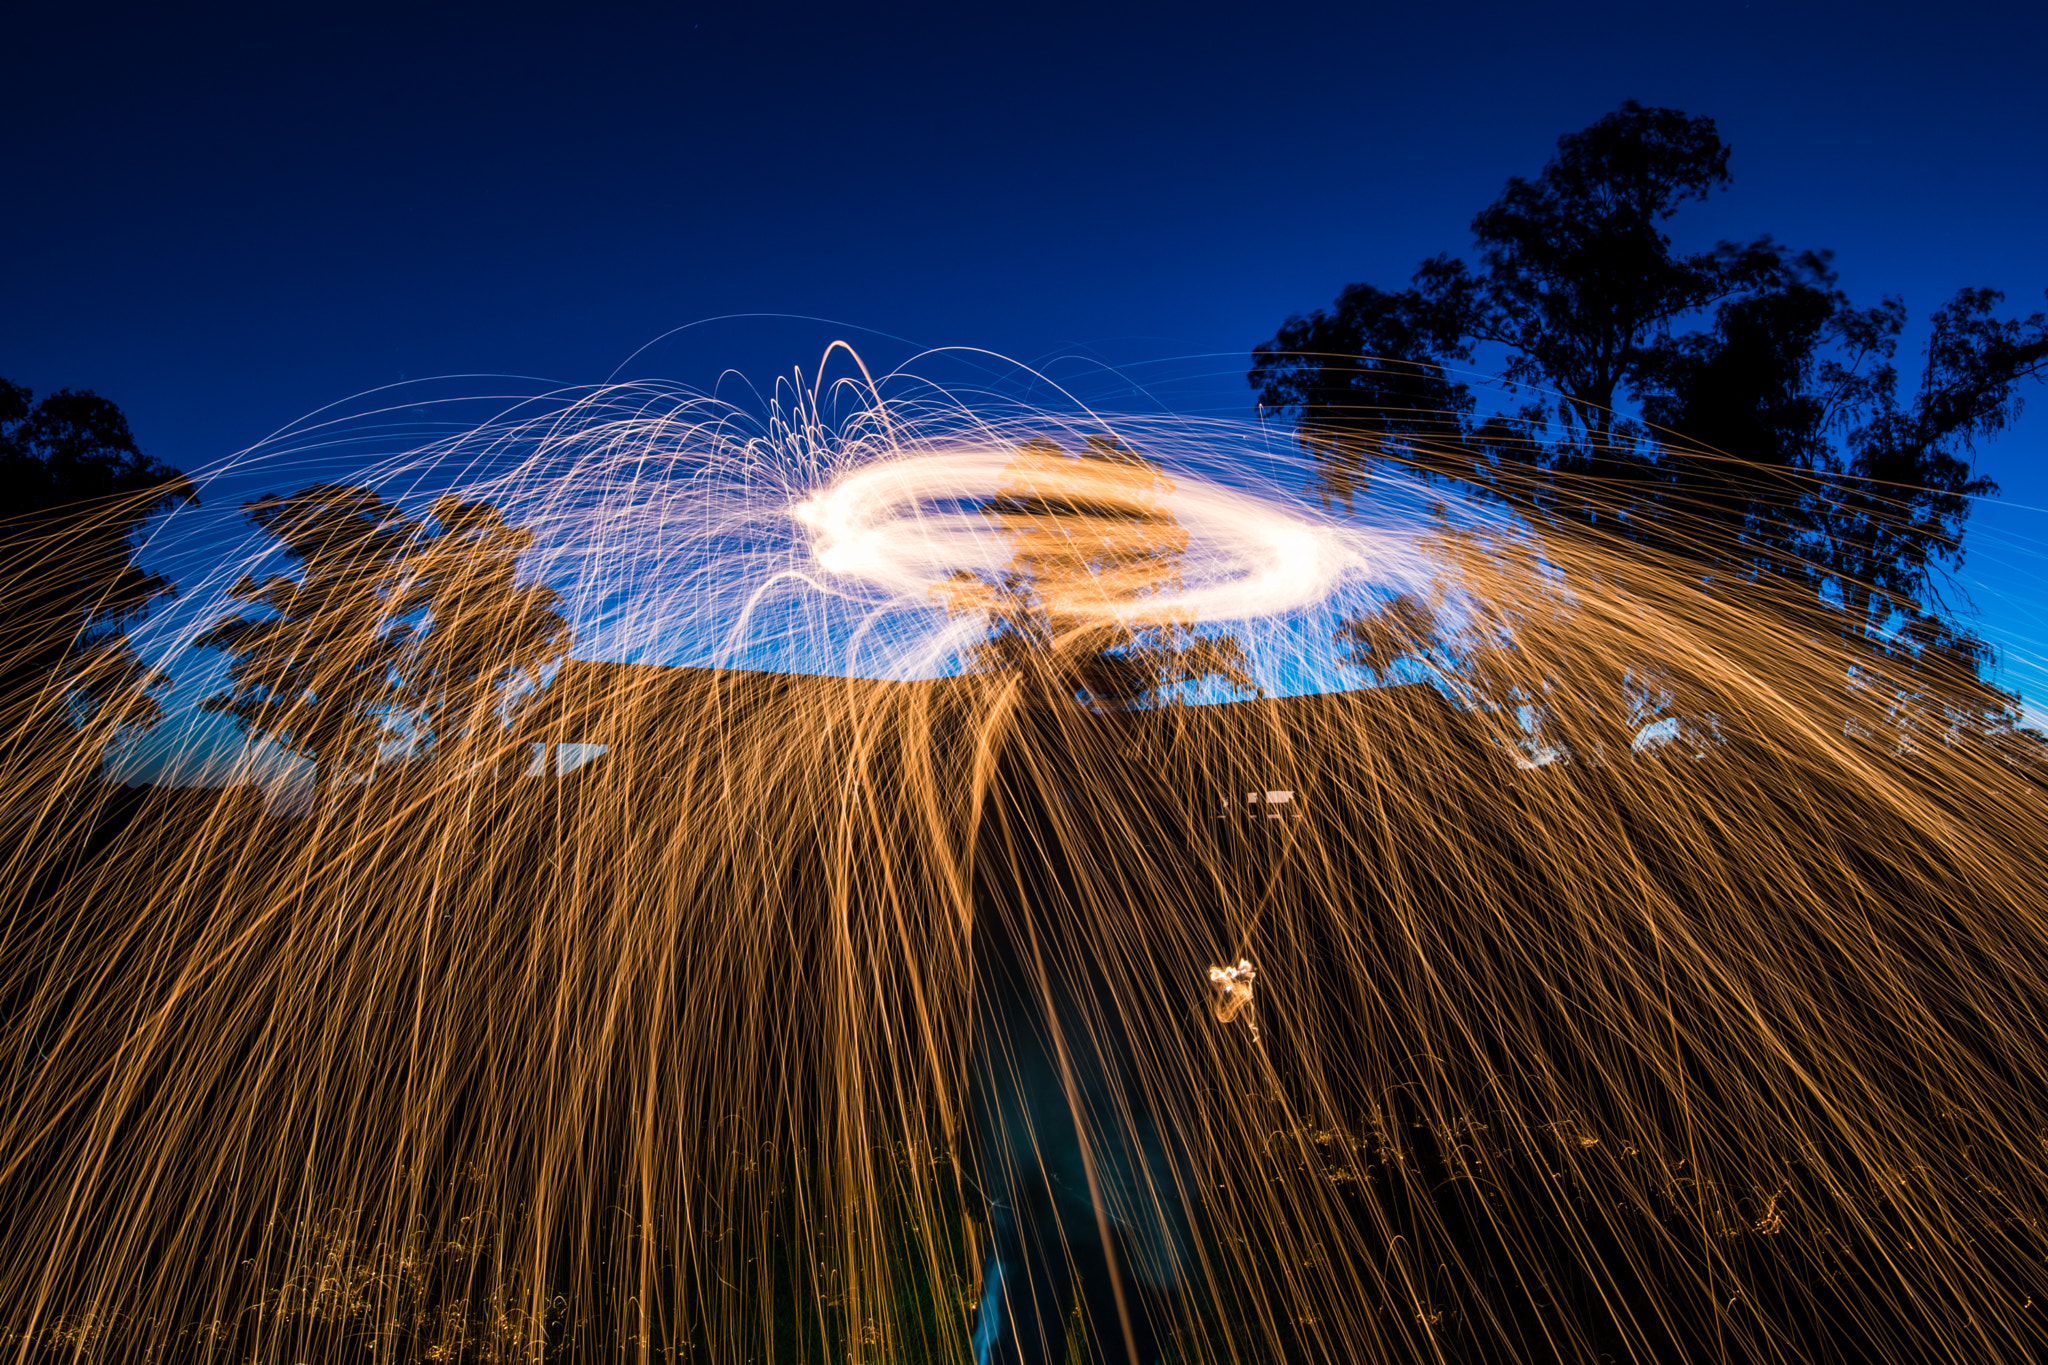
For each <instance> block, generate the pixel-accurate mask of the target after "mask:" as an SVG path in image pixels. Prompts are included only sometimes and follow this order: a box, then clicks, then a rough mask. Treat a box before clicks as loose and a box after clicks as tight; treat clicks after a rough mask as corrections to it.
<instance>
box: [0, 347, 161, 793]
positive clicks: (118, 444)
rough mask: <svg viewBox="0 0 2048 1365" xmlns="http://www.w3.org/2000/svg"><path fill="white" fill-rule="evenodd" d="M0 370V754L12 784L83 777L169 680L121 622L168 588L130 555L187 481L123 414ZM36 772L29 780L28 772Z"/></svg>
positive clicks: (153, 708)
mask: <svg viewBox="0 0 2048 1365" xmlns="http://www.w3.org/2000/svg"><path fill="white" fill-rule="evenodd" d="M33 400H34V395H33V394H32V393H31V392H30V391H29V390H28V389H25V388H23V387H21V386H20V385H17V384H12V383H9V382H7V381H6V380H4V379H0V490H4V494H5V499H4V506H0V601H4V602H5V603H6V604H7V609H6V611H5V612H4V613H0V762H4V764H5V766H6V768H7V769H8V772H9V775H8V784H9V789H10V790H19V789H20V788H19V787H17V785H16V783H17V781H19V782H29V783H30V785H38V784H40V782H41V781H45V780H50V779H62V778H68V779H77V778H81V777H90V776H92V775H93V774H95V773H96V772H97V770H98V766H99V756H100V753H101V751H102V750H103V749H104V747H105V744H106V742H107V741H108V740H109V739H111V738H113V737H114V736H115V735H117V734H119V733H121V732H123V731H132V730H137V729H146V728H148V727H149V726H152V725H154V724H155V723H156V722H157V721H158V719H160V717H161V709H160V707H159V705H158V702H157V700H156V696H155V693H156V692H157V691H158V689H160V688H161V687H162V686H163V685H164V683H165V682H166V681H167V680H166V679H165V678H164V676H163V675H162V674H161V673H160V672H158V671H157V670H155V669H153V668H151V667H149V666H148V665H146V664H145V663H144V662H143V661H142V660H141V658H140V657H139V656H138V655H137V654H136V651H135V649H134V647H133V646H132V645H131V644H130V642H129V638H128V631H129V629H130V628H131V627H133V626H134V625H136V624H137V623H139V622H140V621H141V620H142V619H143V618H145V617H147V616H148V615H149V613H150V611H151V609H152V608H154V607H155V606H156V605H157V604H158V603H160V602H162V601H164V600H165V599H167V598H169V597H171V596H173V595H175V593H176V591H177V589H176V587H175V585H173V584H172V583H171V581H170V580H169V579H167V578H165V577H164V576H163V575H161V574H159V573H155V572H153V571H151V570H149V569H145V568H144V567H142V565H141V564H140V563H139V562H138V559H137V553H138V549H139V545H138V536H139V534H140V532H141V530H142V528H143V526H144V524H145V523H146V522H147V521H148V520H149V518H151V517H152V516H154V515H156V514H157V513H159V512H163V511H165V510H167V509H168V508H170V507H172V506H174V505H176V504H178V503H182V502H196V501H197V494H196V493H195V491H194V489H193V487H192V482H191V480H189V479H187V478H186V477H185V476H184V475H183V474H181V473H179V472H178V471H177V470H175V469H171V468H169V467H168V466H166V465H164V464H162V463H161V462H159V461H157V460H155V459H152V458H151V457H149V456H147V455H145V454H143V453H142V451H141V449H140V448H138V447H137V445H136V443H135V437H134V434H133V433H132V432H131V431H130V430H129V427H128V421H127V418H125V417H124V416H123V415H122V413H121V410H120V409H119V408H117V407H116V406H115V405H114V404H112V403H110V402H108V401H107V400H106V399H104V398H102V397H100V396H99V395H98V394H95V393H92V392H89V391H86V392H80V391H73V390H70V389H65V390H61V391H59V392H57V393H53V394H50V395H49V396H47V397H45V398H44V399H43V400H42V401H41V402H40V403H37V402H34V401H33ZM29 769H34V770H36V772H37V773H38V774H40V777H39V778H38V779H36V780H35V781H34V782H31V781H30V775H29V772H28V770H29Z"/></svg>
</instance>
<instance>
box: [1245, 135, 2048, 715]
mask: <svg viewBox="0 0 2048 1365" xmlns="http://www.w3.org/2000/svg"><path fill="white" fill-rule="evenodd" d="M1727 166H1728V148H1727V146H1726V145H1725V144H1724V143H1723V142H1722V141H1721V140H1720V137H1719V135H1718V133H1717V132H1716V130H1715V127H1714V124H1713V121H1712V120H1711V119H1708V118H1704V117H1697V116H1689V115H1686V114H1683V113H1680V112H1678V111H1676V110H1670V109H1655V108H1646V107H1644V106H1642V105H1639V104H1637V103H1635V102H1634V101H1630V102H1628V103H1626V104H1624V105H1623V106H1622V107H1621V108H1620V109H1619V110H1617V111H1616V112H1614V113H1612V114H1609V115H1607V116H1605V117H1603V118H1601V119H1600V120H1598V121H1597V122H1595V123H1594V124H1593V125H1592V126H1590V127H1588V128H1586V129H1584V130H1582V131H1580V132H1578V133H1572V134H1567V135H1566V136H1564V137H1562V138H1560V139H1559V141H1558V152H1557V155H1556V156H1555V157H1554V158H1552V160H1551V161H1550V162H1549V164H1548V165H1546V166H1545V167H1544V169H1543V170H1542V172H1541V173H1540V174H1539V175H1538V176H1537V177H1535V178H1534V179H1533V180H1525V179H1522V178H1520V177H1516V178H1513V179H1511V180H1510V181H1509V182H1508V184H1507V186H1506V188H1505V189H1504V190H1503V191H1502V193H1501V195H1500V197H1499V198H1498V199H1496V200H1495V201H1494V202H1493V203H1492V204H1491V205H1489V206H1488V207H1486V208H1485V209H1483V210H1482V211H1481V212H1480V213H1479V214H1478V215H1477V216H1476V217H1475V218H1474V219H1473V221H1472V232H1473V235H1474V238H1475V239H1476V242H1477V245H1478V248H1479V252H1478V265H1477V266H1476V267H1474V266H1470V265H1467V264H1466V263H1465V262H1464V261H1462V260H1458V259H1455V258H1452V257H1450V256H1445V255H1440V256H1436V257H1433V258H1431V259H1430V260H1428V261H1425V262H1423V263H1422V265H1421V266H1420V267H1419V268H1418V270H1417V271H1416V273H1415V276H1414V278H1413V280H1412V282H1411V284H1410V286H1409V287H1408V288H1406V289H1404V290H1401V291H1398V292H1390V291H1386V290H1382V289H1379V288H1377V287H1375V286H1373V285H1370V284H1354V285H1351V286H1349V287H1347V288H1346V289H1345V290H1344V291H1343V293H1342V294H1341V295H1340V296H1339V298H1338V300H1337V303H1336V306H1335V308H1334V310H1331V311H1323V310H1318V311H1316V312H1313V313H1310V314H1308V315H1305V316H1297V317H1293V318H1290V319H1288V320H1287V322H1286V323H1284V324H1283V325H1282V327H1281V328H1280V330H1279V332H1278V333H1277V334H1276V335H1275V336H1274V337H1273V338H1272V339H1271V340H1270V341H1268V342H1266V343H1264V344H1263V345H1261V346H1259V347H1258V348H1256V349H1255V351H1254V353H1253V367H1252V370H1251V372H1250V374H1249V376H1248V378H1249V379H1250V382H1251V384H1252V386H1253V387H1254V388H1256V389H1257V390H1258V391H1259V400H1260V404H1261V407H1262V409H1270V410H1271V411H1273V412H1275V413H1276V414H1278V415H1280V416H1281V417H1282V418H1283V419H1286V420H1289V421H1291V422H1292V423H1293V424H1294V426H1295V430H1296V433H1297V435H1298V437H1299V439H1300V441H1301V443H1302V445H1303V446H1304V448H1305V449H1307V450H1308V451H1309V452H1310V454H1311V455H1312V456H1313V458H1314V459H1315V462H1316V466H1317V470H1318V473H1317V484H1318V487H1319V490H1320V491H1321V492H1322V493H1323V495H1324V496H1325V498H1326V499H1329V500H1336V501H1342V502H1344V503H1346V504H1349V503H1351V502H1352V501H1353V499H1354V498H1355V497H1356V496H1357V495H1358V494H1359V493H1361V492H1362V491H1363V490H1365V489H1366V487H1367V486H1368V483H1369V477H1370V472H1371V468H1372V465H1373V464H1374V462H1375V461H1377V460H1379V459H1382V458H1392V459H1396V460H1399V461H1401V462H1403V463H1405V464H1407V465H1409V466H1411V467H1415V468H1419V469H1421V470H1423V471H1424V472H1426V473H1428V474H1430V475H1432V476H1435V477H1437V478H1440V479H1443V480H1445V481H1447V482H1449V483H1452V484H1455V485H1457V486H1459V487H1461V488H1463V489H1465V490H1466V491H1468V492H1473V493H1477V494H1479V495H1481V496H1483V497H1486V498H1490V499H1494V500H1497V501H1499V502H1502V503H1505V504H1507V505H1509V506H1511V507H1513V508H1514V509H1515V510H1516V511H1517V512H1519V513H1520V514H1521V515H1522V516H1524V517H1525V518H1526V519H1528V520H1529V521H1530V522H1531V523H1532V524H1533V525H1534V526H1536V527H1537V528H1538V529H1539V530H1541V529H1543V528H1546V527H1560V528H1561V527H1566V526H1577V527H1589V528H1593V529H1594V530H1595V531H1597V532H1598V533H1599V534H1601V535H1605V536H1614V537H1619V538H1621V539H1622V540H1625V541H1632V542H1636V543H1640V544H1642V545H1644V546H1646V547H1650V548H1652V549H1654V550H1655V551H1656V552H1658V553H1662V554H1673V555H1678V556H1682V557H1685V558H1688V559H1693V560H1697V561H1699V565H1700V567H1699V572H1700V573H1701V575H1702V576H1703V578H1705V579H1707V580H1708V581H1712V580H1713V579H1716V578H1726V577H1733V578H1739V579H1743V580H1747V581H1750V582H1756V581H1759V580H1762V579H1766V578H1768V579H1772V580H1783V581H1787V582H1790V583H1793V584H1796V585H1798V586H1799V587H1800V588H1801V589H1802V590H1803V591H1804V592H1805V593H1807V594H1808V595H1809V597H1810V599H1811V600H1812V601H1813V602H1816V603H1819V604H1821V605H1823V606H1825V607H1826V608H1827V609H1828V612H1829V617H1828V621H1827V625H1826V629H1828V630H1829V631H1830V632H1831V633H1837V634H1839V635H1841V636H1843V637H1845V638H1848V639H1851V640H1854V641H1856V642H1858V643H1859V644H1860V645H1861V646H1863V647H1865V648H1867V649H1868V650H1869V651H1870V652H1871V654H1872V657H1873V660H1874V667H1873V672H1874V673H1876V674H1882V675H1883V681H1882V682H1881V683H1879V684H1877V686H1879V687H1880V688H1881V689H1883V690H1884V691H1885V692H1886V696H1885V697H1884V700H1883V705H1884V706H1885V707H1887V708H1889V709H1890V710H1891V711H1892V712H1893V714H1894V716H1895V717H1896V718H1899V719H1902V720H1907V721H1909V722H1910V723H1911V724H1912V725H1914V726H1916V727H1920V728H1931V729H1937V730H1951V731H1952V730H1954V729H1955V728H1957V727H1965V728H1970V729H1974V730H1977V731H1980V732H1999V731H2006V732H2009V731H2010V730H2011V728H2012V726H2013V724H2014V720H2015V717H2014V712H2013V707H2012V703H2013V700H2014V699H2013V698H2012V697H2011V696H2009V695H2008V694H2005V693H2003V692H2000V691H1999V690H1997V689H1996V688H1995V687H1993V686H1991V685H1990V684H1989V683H1987V682H1986V681H1985V680H1984V673H1985V670H1986V667H1987V666H1988V664H1989V663H1990V661H1991V654H1990V650H1989V649H1988V647H1987V646H1986V645H1985V644H1984V643H1983V642H1982V641H1981V640H1979V639H1978V638H1977V637H1976V636H1975V635H1974V634H1973V633H1972V632H1971V631H1970V630H1969V629H1968V628H1967V626H1966V625H1964V624H1963V623H1962V622H1961V621H1960V620H1959V619H1958V610H1957V609H1958V607H1959V606H1960V605H1961V604H1960V603H1956V602H1951V601H1950V600H1948V593H1947V591H1946V587H1945V585H1946V583H1947V581H1948V580H1947V578H1946V575H1947V574H1948V573H1949V572H1950V571H1952V570H1953V569H1955V568H1956V567H1958V566H1960V564H1961V563H1962V559H1963V534H1964V531H1965V529H1966V526H1967V522H1968V517H1969V511H1970V506H1971V501H1972V500H1973V499H1975V498H1978V497H1983V496H1987V495H1990V494H1993V493H1995V492H1996V491H1997V489H1996V485H1995V484H1993V483H1992V482H1991V480H1989V479H1987V478H1984V477H1982V476H1980V475H1978V474H1977V473H1976V472H1975V470H1974V467H1973V464H1972V456H1973V455H1974V452H1975V448H1976V445H1977V444H1978V443H1979V442H1982V441H1985V440H1989V439H1991V438H1993V437H1995V436H1996V435H1997V434H1999V433H2000V432H2001V431H2003V430H2004V429H2005V427H2006V426H2008V425H2009V424H2010V423H2011V422H2012V421H2013V420H2014V419H2015V418H2016V417H2017V416H2018V414H2019V411H2020V407H2021V393H2020V390H2021V388H2022V386H2023V385H2024V384H2025V383H2026V381H2028V380H2039V379H2041V378H2043V377H2048V315H2044V314H2042V313H2035V314H2033V315H2032V316H2031V317H2026V318H2018V319H2007V318H2000V317H1998V316H1997V315H1996V309H1997V307H1998V305H1999V303H2000V302H2001V301H2002V296H2001V295H1999V294H1998V293H1997V292H1996V291H1993V290H1986V289H1966V290H1963V291H1962V292H1961V293H1960V294H1958V295H1957V296H1956V298H1955V299H1953V300H1952V301H1950V302H1949V303H1948V304H1946V305H1944V306H1943V307H1941V308H1940V309H1938V310H1936V312H1935V313H1934V315H1933V317H1932V334H1931V337H1930V339H1929V341H1928V344H1927V349H1926V354H1925V357H1924V365H1923V367H1922V371H1921V376H1920V380H1919V383H1918V386H1917V389H1916V391H1915V392H1913V393H1912V395H1911V396H1910V397H1909V398H1908V397H1901V395H1900V392H1899V374H1898V369H1897V366H1896V364H1895V358H1896V350H1897V342H1898V337H1899V335H1900V333H1901V331H1902V329H1903V326H1904V321H1905V310H1904V306H1903V305H1902V304H1901V303H1900V302H1899V301H1898V300H1896V299H1885V300H1883V301H1882V302H1880V303H1878V304H1877V305H1875V306H1872V307H1866V308H1859V307H1857V306H1855V305H1853V304H1852V303H1851V302H1850V300H1849V299H1848V297H1847V296H1846V294H1844V293H1843V291H1842V290H1841V289H1840V288H1839V285H1838V281H1837V276H1836V274H1835V271H1834V269H1833V266H1832V262H1831V257H1830V255H1829V253H1826V252H1814V251H1806V252H1793V251H1790V250H1788V249H1786V248H1783V247H1781V246H1780V245H1779V244H1777V243H1776V242H1774V241H1773V240H1772V239H1770V238H1768V237H1764V238H1759V239H1757V240H1756V241H1753V242H1750V243H1748V244H1736V243H1731V242H1722V243H1720V244H1719V245H1718V246H1717V247H1715V248H1714V249H1713V250H1711V251H1705V252H1693V253H1681V252H1678V251H1676V250H1675V249H1674V247H1673V245H1672V242H1671V240H1670V238H1669V236H1668V235H1667V234H1666V232H1665V231H1664V228H1663V226H1662V225H1663V224H1664V223H1665V221H1666V220H1668V219H1669V218H1671V217H1672V216H1673V214H1675V213H1676V212H1677V211H1678V210H1679V209H1680V208H1681V207H1682V206H1683V205H1684V204H1686V203H1687V202H1693V201H1698V200H1702V199H1705V198H1706V197H1707V196H1709V195H1710V194H1712V193H1713V192H1715V191H1717V190H1719V189H1722V188H1725V187H1726V185H1727V184H1728V182H1729V175H1728V168H1727ZM1688 322H1692V323H1694V324H1696V325H1695V326H1694V327H1693V329H1692V330H1688V331H1681V330H1679V329H1680V328H1682V327H1683V326H1684V325H1685V324H1686V323H1688ZM1483 348H1492V349H1493V350H1495V351H1498V352H1499V353H1501V354H1503V355H1504V356H1505V363H1504V366H1503V369H1502V378H1503V379H1504V380H1505V381H1506V382H1507V383H1508V384H1509V386H1510V387H1511V388H1514V389H1519V390H1521V391H1523V392H1526V393H1529V394H1530V401H1528V402H1527V403H1525V404H1524V405H1523V406H1522V407H1521V408H1520V410H1519V411H1518V412H1517V413H1515V414H1513V415H1512V416H1510V415H1507V414H1496V415H1494V416H1491V417H1488V418H1486V419H1485V420H1483V421H1479V420H1475V409H1476V402H1475V400H1474V398H1473V395H1472V393H1471V390H1470V388H1469V387H1468V386H1467V385H1466V384H1465V383H1463V382H1461V381H1459V380H1457V379H1456V378H1454V377H1453V373H1452V372H1451V371H1450V370H1449V369H1448V368H1447V367H1449V366H1452V365H1456V364H1464V363H1469V362H1472V361H1474V360H1475V358H1476V357H1478V356H1479V355H1480V354H1481V353H1482V349H1483ZM1630 404H1632V405H1633V408H1634V412H1635V414H1637V415H1636V416H1631V415H1630V413H1629V409H1628V407H1627V405H1630ZM1414 605H1416V604H1411V607H1412V606H1414ZM1397 615H1398V619H1396V618H1392V617H1390V618H1389V620H1388V621H1387V622H1383V623H1381V625H1383V626H1385V627H1388V628H1398V627H1400V626H1401V624H1402V622H1404V621H1405V622H1406V624H1407V625H1408V626H1415V625H1416V624H1417V623H1418V622H1420V621H1422V620H1423V619H1424V618H1425V617H1428V619H1432V620H1435V619H1437V616H1436V614H1435V613H1433V612H1421V613H1418V612H1416V611H1414V610H1412V609H1404V612H1403V613H1400V614H1397ZM1384 636H1385V631H1384V630H1382V629H1380V628H1379V627H1377V626H1367V627H1365V628H1364V631H1363V637H1378V643H1377V645H1376V648H1377V649H1378V651H1379V654H1380V657H1381V661H1382V663H1384V662H1385V655H1386V650H1387V649H1388V648H1390V644H1389V642H1388V641H1387V640H1386V639H1385V638H1384ZM1363 637H1361V638H1363ZM1432 653H1433V654H1434V655H1435V656H1436V657H1437V658H1438V659H1439V661H1440V662H1441V661H1442V659H1443V656H1444V650H1443V647H1442V645H1441V644H1440V643H1437V644H1431V643H1429V642H1424V641H1417V642H1416V643H1415V647H1414V648H1413V649H1412V650H1410V651H1408V654H1409V656H1410V657H1411V659H1414V660H1420V659H1423V658H1426V657H1429V656H1431V655H1432ZM1453 653H1455V651H1453ZM1645 667H1646V668H1647V669H1650V670H1652V671H1654V668H1655V664H1654V661H1646V664H1645ZM1375 671H1377V670H1375ZM1424 671H1428V670H1427V669H1425V670H1424ZM1850 681H1851V685H1854V686H1862V685H1867V684H1868V680H1857V679H1852V680H1850ZM1631 686H1633V687H1634V688H1635V690H1636V691H1637V692H1638V693H1640V692H1642V691H1643V690H1644V686H1645V685H1644V684H1643V683H1642V682H1641V680H1640V679H1638V680H1636V681H1635V682H1634V683H1628V682H1625V681H1624V680H1621V679H1615V680H1610V683H1609V684H1608V685H1607V687H1606V690H1607V692H1608V693H1609V695H1610V696H1611V695H1613V694H1614V692H1615V689H1616V688H1617V687H1620V688H1622V689H1623V690H1627V689H1628V688H1629V687H1631ZM1647 686H1648V690H1649V691H1652V692H1654V691H1656V690H1657V687H1658V684H1655V683H1650V684H1648V685H1647ZM1630 705H1631V706H1633V705H1634V703H1633V702H1631V703H1630Z"/></svg>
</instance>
